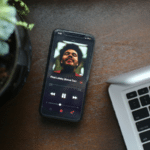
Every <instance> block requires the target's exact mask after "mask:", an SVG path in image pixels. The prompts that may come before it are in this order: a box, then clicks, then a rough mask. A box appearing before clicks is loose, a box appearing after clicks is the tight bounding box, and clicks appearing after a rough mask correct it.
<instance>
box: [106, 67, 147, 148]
mask: <svg viewBox="0 0 150 150" xmlns="http://www.w3.org/2000/svg"><path fill="white" fill-rule="evenodd" d="M107 82H108V83H110V86H109V89H108V91H109V95H110V99H111V102H112V105H113V108H114V111H115V114H116V117H117V120H118V123H119V126H120V129H121V132H122V135H123V138H124V141H125V144H126V147H127V150H150V66H147V67H144V68H141V69H138V70H134V71H131V72H129V73H125V74H122V75H119V76H116V77H113V78H111V79H109V80H108V81H107Z"/></svg>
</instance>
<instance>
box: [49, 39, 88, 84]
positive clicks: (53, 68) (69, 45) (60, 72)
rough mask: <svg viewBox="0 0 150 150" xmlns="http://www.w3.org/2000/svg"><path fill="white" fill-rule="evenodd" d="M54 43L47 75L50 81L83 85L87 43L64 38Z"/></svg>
mask: <svg viewBox="0 0 150 150" xmlns="http://www.w3.org/2000/svg"><path fill="white" fill-rule="evenodd" d="M55 45H56V46H55V47H54V48H52V51H53V53H52V55H51V59H50V64H49V69H48V70H49V71H48V76H47V77H48V78H50V79H51V80H50V82H51V83H56V84H57V83H58V82H59V85H60V84H63V85H64V84H67V85H68V84H74V85H82V84H83V85H84V82H85V79H86V74H87V71H86V70H87V69H88V66H87V64H88V61H87V58H88V45H87V44H82V43H76V42H70V41H65V40H63V41H58V42H57V43H56V44H55Z"/></svg>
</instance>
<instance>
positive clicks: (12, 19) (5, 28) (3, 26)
mask: <svg viewBox="0 0 150 150" xmlns="http://www.w3.org/2000/svg"><path fill="white" fill-rule="evenodd" d="M16 22H17V19H16V9H15V7H12V6H9V5H8V4H7V0H0V39H1V40H8V38H9V37H10V35H11V34H12V33H13V32H14V29H15V24H16Z"/></svg>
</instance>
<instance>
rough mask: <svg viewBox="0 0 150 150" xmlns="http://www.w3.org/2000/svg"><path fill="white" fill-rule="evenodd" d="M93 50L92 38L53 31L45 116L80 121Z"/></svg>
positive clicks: (43, 100) (43, 104)
mask: <svg viewBox="0 0 150 150" xmlns="http://www.w3.org/2000/svg"><path fill="white" fill-rule="evenodd" d="M93 47H94V37H93V36H92V35H89V34H83V33H77V32H73V31H67V30H61V29H56V30H54V32H53V35H52V40H51V44H50V48H49V54H48V61H47V67H46V73H45V79H44V84H43V90H42V95H41V102H40V109H39V111H40V114H41V115H42V116H44V117H48V118H55V119H61V120H67V121H71V122H78V121H80V120H81V118H82V114H83V108H84V102H85V95H86V90H87V84H88V80H89V74H90V68H91V63H92V56H93Z"/></svg>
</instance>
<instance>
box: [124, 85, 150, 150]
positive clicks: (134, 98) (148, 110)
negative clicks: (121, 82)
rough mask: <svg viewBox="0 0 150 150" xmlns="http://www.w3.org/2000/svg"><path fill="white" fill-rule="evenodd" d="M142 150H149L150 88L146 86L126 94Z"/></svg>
mask: <svg viewBox="0 0 150 150" xmlns="http://www.w3.org/2000/svg"><path fill="white" fill-rule="evenodd" d="M126 97H127V99H128V100H129V101H128V103H129V106H130V109H131V111H132V115H133V118H134V121H135V124H136V127H137V131H138V133H139V136H140V139H141V143H142V145H143V148H144V150H150V90H149V88H148V87H145V88H142V89H138V90H137V91H132V92H130V93H127V94H126Z"/></svg>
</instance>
